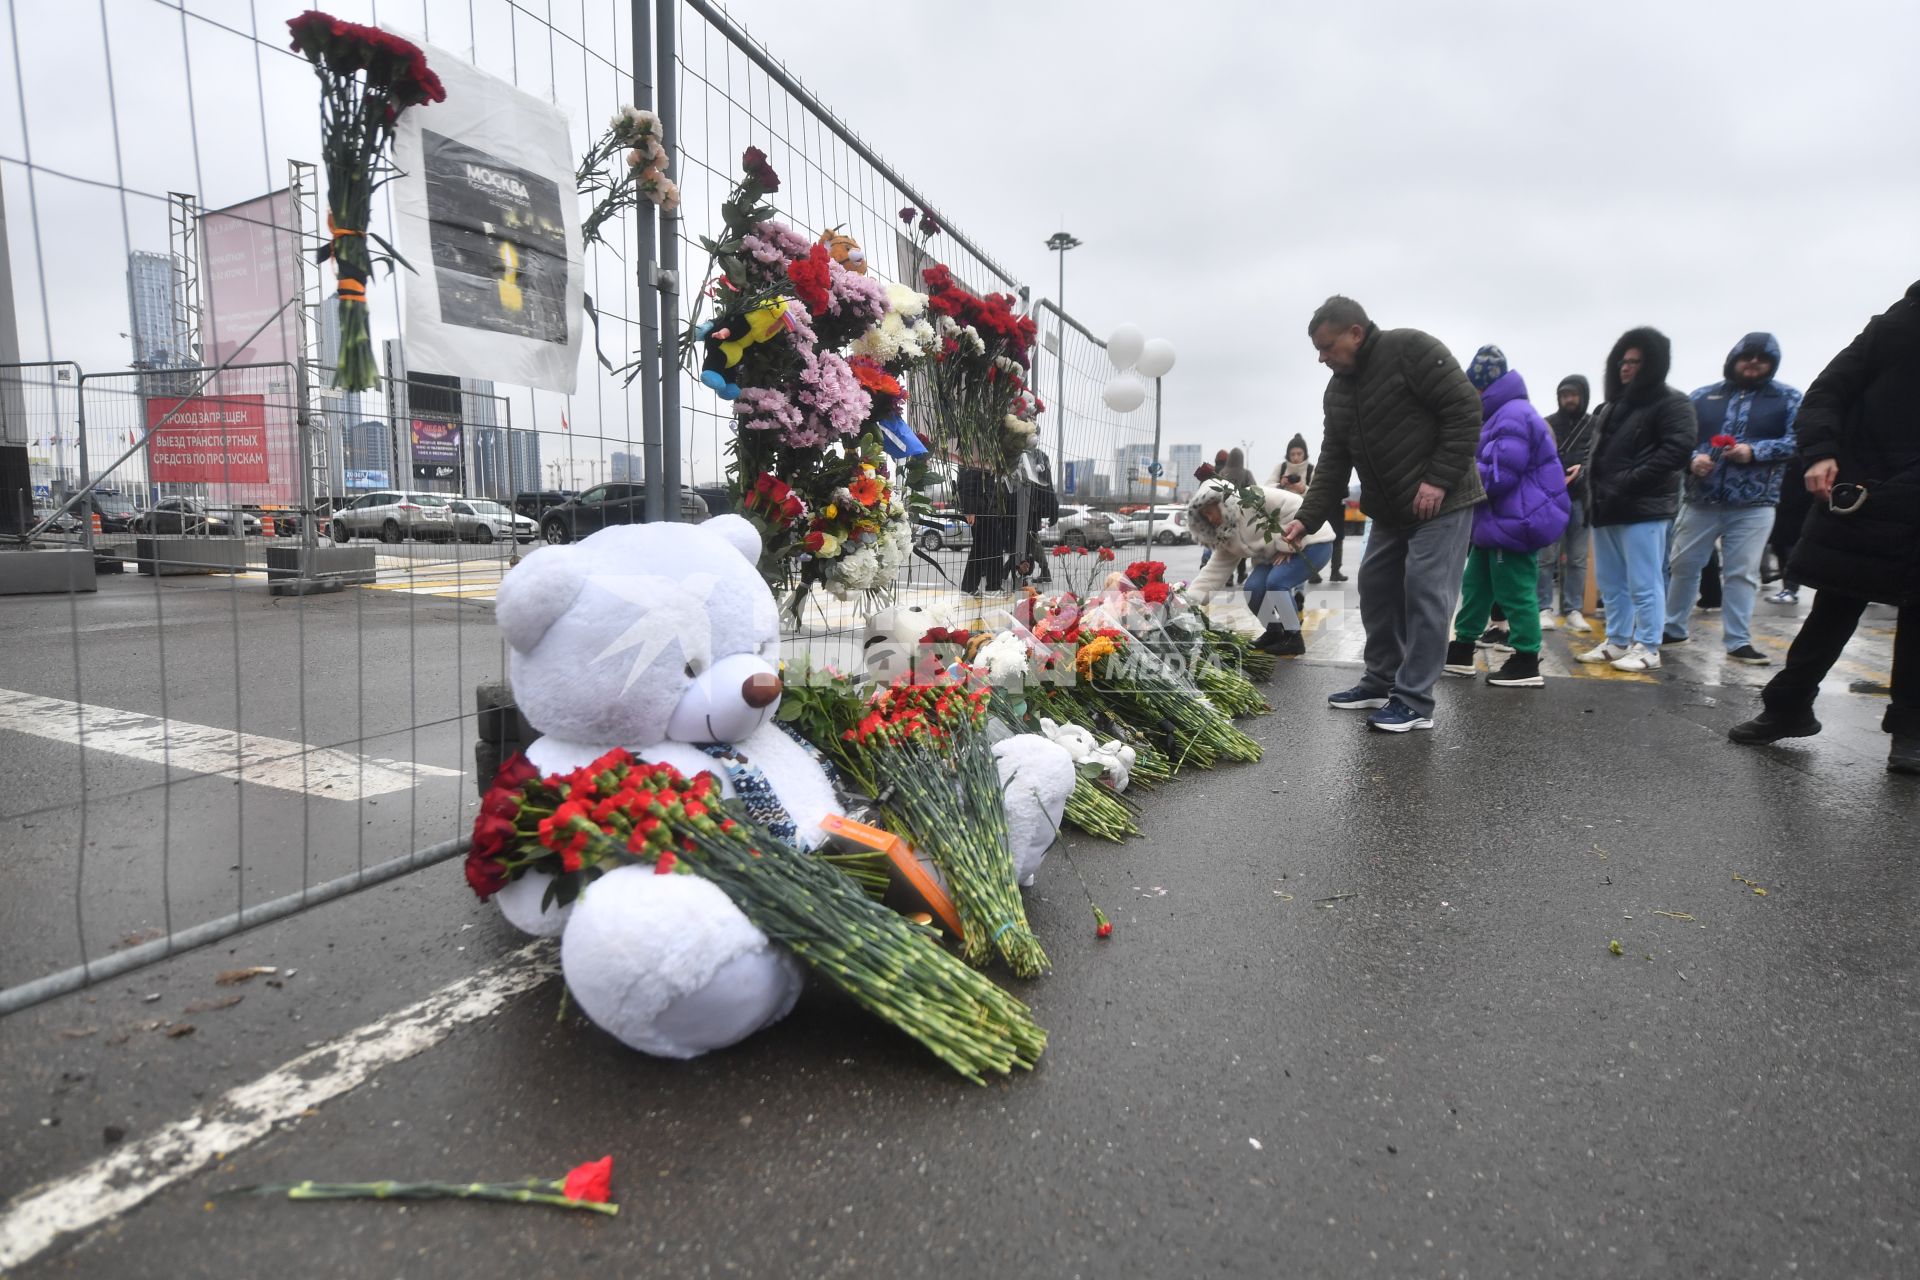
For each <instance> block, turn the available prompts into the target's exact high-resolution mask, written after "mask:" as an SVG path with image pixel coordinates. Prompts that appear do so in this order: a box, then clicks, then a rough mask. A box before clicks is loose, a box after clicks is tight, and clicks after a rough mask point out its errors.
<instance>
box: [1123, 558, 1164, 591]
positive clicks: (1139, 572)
mask: <svg viewBox="0 0 1920 1280" xmlns="http://www.w3.org/2000/svg"><path fill="white" fill-rule="evenodd" d="M1121 572H1122V573H1124V574H1126V575H1127V581H1128V582H1131V583H1132V584H1133V585H1134V586H1136V587H1144V586H1146V585H1147V584H1148V583H1149V582H1165V581H1166V580H1167V566H1166V564H1165V562H1164V561H1160V560H1135V561H1134V562H1133V563H1132V564H1130V565H1128V566H1127V567H1126V568H1125V569H1123V570H1121Z"/></svg>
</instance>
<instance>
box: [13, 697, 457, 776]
mask: <svg viewBox="0 0 1920 1280" xmlns="http://www.w3.org/2000/svg"><path fill="white" fill-rule="evenodd" d="M0 729H11V730H13V731H14V732H16V733H26V734H31V735H33V736H34V737H36V738H49V739H51V740H53V741H55V742H66V743H71V744H72V745H74V746H78V747H82V748H85V749H88V750H94V751H108V752H112V753H113V754H114V755H118V756H127V757H129V758H131V759H134V760H145V761H147V762H148V763H150V764H170V765H172V766H173V767H175V768H178V769H185V770H187V771H188V772H191V773H206V774H212V775H214V776H216V777H230V778H239V779H242V780H243V781H246V782H251V783H256V784H258V785H260V786H263V787H273V788H276V789H277V790H281V791H292V792H294V793H296V794H301V795H310V796H315V797H318V798H320V799H325V800H358V799H360V798H361V797H362V796H383V795H387V794H389V793H390V792H395V791H408V790H411V789H412V788H414V787H415V786H418V785H419V783H420V781H421V780H422V779H423V778H457V777H459V776H460V770H458V769H443V768H441V767H440V766H438V765H431V764H415V763H413V762H411V761H407V760H389V759H386V758H384V757H379V756H362V755H358V754H356V753H354V752H351V751H341V750H338V749H337V748H334V747H309V746H308V745H306V744H305V743H304V742H289V741H288V740H286V739H285V738H267V737H262V736H261V735H259V734H255V733H236V732H234V731H233V730H232V729H219V728H215V727H214V726H212V725H206V724H193V723H191V722H189V721H186V720H163V719H161V718H160V717H159V716H151V715H147V714H146V713H144V712H140V711H121V710H118V709H117V708H114V707H101V706H93V705H85V704H81V703H78V702H68V701H66V700H65V699H62V698H43V697H40V696H39V695H37V694H32V693H21V692H19V691H18V690H14V689H0Z"/></svg>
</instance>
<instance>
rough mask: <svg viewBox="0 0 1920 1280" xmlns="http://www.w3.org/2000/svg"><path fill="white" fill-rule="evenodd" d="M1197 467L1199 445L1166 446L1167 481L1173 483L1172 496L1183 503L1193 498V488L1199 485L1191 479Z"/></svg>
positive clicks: (1198, 462)
mask: <svg viewBox="0 0 1920 1280" xmlns="http://www.w3.org/2000/svg"><path fill="white" fill-rule="evenodd" d="M1199 466H1200V446H1199V445H1197V444H1175V445H1168V446H1167V479H1169V480H1171V481H1173V492H1174V496H1176V497H1177V498H1179V499H1180V500H1181V501H1183V502H1184V501H1185V500H1186V499H1188V498H1191V497H1192V496H1193V490H1194V486H1195V485H1197V484H1199V483H1200V482H1199V481H1197V480H1195V479H1194V478H1193V473H1194V471H1195V470H1197V469H1198V468H1199Z"/></svg>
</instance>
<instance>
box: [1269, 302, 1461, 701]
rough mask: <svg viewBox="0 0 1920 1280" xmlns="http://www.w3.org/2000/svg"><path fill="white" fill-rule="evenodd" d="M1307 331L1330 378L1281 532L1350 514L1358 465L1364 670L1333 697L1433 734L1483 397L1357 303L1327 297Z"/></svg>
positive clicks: (1440, 348)
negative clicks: (1294, 510) (1316, 445)
mask: <svg viewBox="0 0 1920 1280" xmlns="http://www.w3.org/2000/svg"><path fill="white" fill-rule="evenodd" d="M1307 335H1308V336H1309V337H1310V338H1311V339H1312V340H1313V345H1314V349H1315V350H1317V351H1318V352H1319V353H1320V363H1322V364H1324V365H1326V366H1327V368H1328V369H1330V370H1332V373H1333V376H1332V377H1330V378H1328V379H1327V390H1326V394H1325V396H1324V398H1323V401H1322V403H1323V406H1324V410H1325V414H1326V429H1325V430H1324V431H1323V432H1322V434H1321V437H1320V459H1319V462H1318V463H1317V464H1316V466H1315V467H1314V472H1313V483H1311V484H1310V485H1308V486H1307V496H1306V499H1305V500H1304V501H1303V502H1302V503H1301V506H1300V514H1299V515H1298V516H1297V517H1296V518H1295V519H1294V520H1293V521H1292V523H1290V524H1288V525H1287V527H1286V528H1285V529H1284V530H1282V534H1281V536H1282V537H1283V538H1285V539H1286V540H1287V541H1289V542H1295V543H1297V542H1300V541H1301V540H1302V539H1303V538H1304V537H1305V535H1306V534H1308V533H1309V532H1312V531H1314V530H1317V529H1319V528H1320V526H1321V525H1323V524H1325V523H1326V522H1327V521H1329V520H1337V519H1342V518H1344V515H1345V510H1346V499H1347V484H1348V481H1349V480H1350V479H1351V478H1352V476H1353V473H1354V471H1355V470H1356V469H1358V471H1359V473H1360V490H1361V495H1360V501H1361V505H1362V506H1364V507H1365V508H1366V511H1367V514H1368V516H1370V517H1371V518H1372V520H1373V534H1372V537H1371V538H1370V539H1369V540H1368V543H1367V553H1366V557H1365V558H1364V559H1363V560H1362V561H1361V562H1360V617H1361V621H1362V623H1363V624H1364V625H1365V627H1366V630H1367V642H1366V651H1365V653H1366V664H1367V670H1366V674H1365V675H1364V676H1362V677H1361V679H1360V683H1359V684H1356V685H1355V686H1353V688H1351V689H1346V690H1343V691H1341V692H1339V693H1336V694H1334V695H1333V696H1332V697H1330V698H1328V699H1327V704H1328V705H1329V706H1332V707H1338V708H1341V709H1348V710H1352V709H1358V710H1370V711H1372V712H1373V714H1372V715H1370V716H1369V717H1368V718H1367V723H1368V724H1369V725H1371V726H1372V727H1374V728H1376V729H1383V730H1386V731H1387V732H1390V733H1404V732H1406V731H1408V730H1410V729H1431V728H1433V686H1434V683H1435V682H1436V681H1438V680H1439V678H1440V669H1441V667H1442V666H1444V665H1445V663H1446V658H1447V628H1448V624H1449V623H1450V622H1451V621H1452V620H1453V609H1454V604H1455V602H1456V601H1457V599H1458V597H1459V593H1460V570H1461V566H1463V565H1464V564H1465V563H1466V559H1467V545H1468V541H1469V538H1470V535H1471V534H1472V532H1473V508H1474V507H1475V506H1476V505H1477V504H1479V503H1480V502H1481V501H1482V500H1484V498H1485V496H1486V495H1485V494H1484V493H1483V492H1482V490H1481V488H1480V473H1479V471H1478V470H1477V469H1476V468H1475V467H1474V450H1475V448H1476V447H1477V445H1478V444H1479V440H1480V396H1479V393H1478V392H1476V391H1475V390H1474V389H1473V384H1472V383H1471V382H1468V381H1467V375H1466V373H1465V371H1463V370H1462V369H1461V368H1460V363H1459V361H1457V360H1455V359H1454V358H1453V356H1452V355H1451V354H1450V353H1449V352H1448V351H1447V349H1446V347H1445V346H1444V345H1443V344H1442V343H1441V342H1440V340H1439V339H1438V338H1435V337H1433V336H1432V335H1431V334H1426V333H1422V332H1421V331H1420V330H1418V329H1382V328H1380V327H1379V326H1378V325H1376V324H1374V323H1373V321H1371V320H1369V319H1368V318H1367V313H1366V309H1365V308H1363V307H1362V306H1361V305H1360V304H1359V303H1357V302H1355V301H1354V300H1353V299H1351V298H1344V297H1337V296H1336V297H1332V298H1328V299H1327V300H1326V302H1325V303H1323V304H1322V305H1321V306H1320V309H1319V310H1317V311H1315V312H1314V313H1313V318H1312V319H1311V320H1309V321H1308V323H1307Z"/></svg>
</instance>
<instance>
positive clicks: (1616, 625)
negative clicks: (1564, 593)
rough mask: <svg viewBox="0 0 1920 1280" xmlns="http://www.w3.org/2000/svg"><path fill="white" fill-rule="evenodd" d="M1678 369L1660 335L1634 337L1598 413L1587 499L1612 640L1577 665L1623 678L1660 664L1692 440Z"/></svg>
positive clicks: (1614, 354)
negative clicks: (1672, 542) (1673, 532)
mask: <svg viewBox="0 0 1920 1280" xmlns="http://www.w3.org/2000/svg"><path fill="white" fill-rule="evenodd" d="M1672 362H1673V346H1672V344H1671V343H1670V342H1668V341H1667V336H1666V335H1665V334H1663V333H1661V332H1660V331H1659V330H1658V329H1629V330H1627V332H1626V333H1624V334H1622V335H1621V337H1620V340H1619V341H1618V342H1616V343H1614V344H1613V350H1612V351H1611V352H1610V353H1609V354H1608V356H1607V370H1606V392H1607V402H1606V403H1605V404H1603V405H1601V406H1600V412H1599V413H1597V414H1595V415H1594V423H1593V448H1592V450H1591V452H1590V453H1589V454H1588V457H1587V470H1586V482H1587V500H1588V515H1589V516H1590V517H1591V519H1592V521H1593V572H1594V577H1596V578H1597V579H1599V583H1600V594H1601V597H1602V598H1603V599H1604V600H1605V601H1606V602H1607V617H1606V622H1607V638H1606V639H1605V640H1603V641H1601V642H1600V644H1598V645H1596V646H1595V647H1594V648H1592V649H1590V650H1588V651H1587V652H1585V653H1583V654H1580V655H1579V658H1580V661H1582V662H1588V663H1602V662H1605V663H1611V664H1613V666H1614V667H1615V668H1616V669H1617V670H1620V671H1652V670H1655V669H1657V668H1658V667H1659V666H1660V635H1661V628H1662V626H1663V624H1664V623H1665V621H1666V615H1667V601H1666V590H1667V582H1666V567H1667V526H1668V522H1670V521H1671V520H1672V519H1673V518H1674V516H1675V515H1676V514H1678V513H1679V510H1680V476H1681V473H1682V472H1683V471H1685V470H1686V466H1687V457H1688V455H1689V454H1690V453H1691V452H1692V450H1693V441H1694V435H1695V430H1694V417H1693V404H1692V402H1691V401H1689V400H1688V399H1687V397H1686V394H1685V393H1684V392H1680V391H1676V390H1675V389H1674V388H1672V387H1670V386H1668V385H1667V384H1666V383H1667V370H1668V369H1669V368H1671V367H1672ZM1695 580H1696V581H1698V579H1697V578H1696V579H1695Z"/></svg>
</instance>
